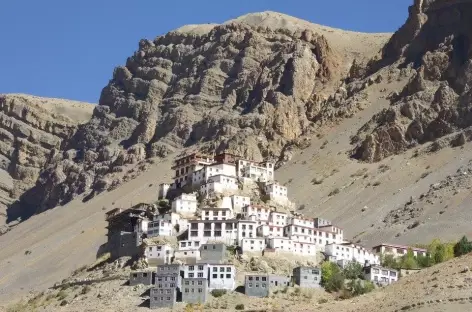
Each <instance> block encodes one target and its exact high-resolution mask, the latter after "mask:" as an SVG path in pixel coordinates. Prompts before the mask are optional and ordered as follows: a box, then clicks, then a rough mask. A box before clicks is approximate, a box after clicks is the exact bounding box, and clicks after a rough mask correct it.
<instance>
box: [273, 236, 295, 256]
mask: <svg viewBox="0 0 472 312" xmlns="http://www.w3.org/2000/svg"><path fill="white" fill-rule="evenodd" d="M267 248H269V249H273V250H274V251H275V252H290V253H291V252H293V242H292V240H291V239H290V238H288V237H269V238H267Z"/></svg>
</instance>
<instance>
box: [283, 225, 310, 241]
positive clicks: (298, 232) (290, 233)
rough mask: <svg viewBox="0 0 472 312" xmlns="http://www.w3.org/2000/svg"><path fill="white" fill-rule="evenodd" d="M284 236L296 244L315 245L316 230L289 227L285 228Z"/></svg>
mask: <svg viewBox="0 0 472 312" xmlns="http://www.w3.org/2000/svg"><path fill="white" fill-rule="evenodd" d="M284 236H285V237H289V238H290V239H291V240H292V241H294V242H299V243H313V244H315V243H316V242H315V238H314V229H313V228H309V227H304V226H297V225H287V226H285V227H284Z"/></svg>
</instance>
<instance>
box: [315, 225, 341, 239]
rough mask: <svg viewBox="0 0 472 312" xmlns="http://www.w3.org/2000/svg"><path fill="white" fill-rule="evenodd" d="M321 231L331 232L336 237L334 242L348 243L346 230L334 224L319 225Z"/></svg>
mask: <svg viewBox="0 0 472 312" xmlns="http://www.w3.org/2000/svg"><path fill="white" fill-rule="evenodd" d="M318 230H319V231H324V232H325V233H330V234H331V235H330V237H333V238H334V241H333V242H334V243H336V244H342V243H346V242H345V241H344V231H343V230H342V229H341V228H338V227H337V226H334V225H327V226H320V227H318Z"/></svg>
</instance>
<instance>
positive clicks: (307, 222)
mask: <svg viewBox="0 0 472 312" xmlns="http://www.w3.org/2000/svg"><path fill="white" fill-rule="evenodd" d="M288 224H293V225H297V226H304V227H308V228H314V227H315V221H314V220H313V219H306V218H301V217H292V218H289V219H288Z"/></svg>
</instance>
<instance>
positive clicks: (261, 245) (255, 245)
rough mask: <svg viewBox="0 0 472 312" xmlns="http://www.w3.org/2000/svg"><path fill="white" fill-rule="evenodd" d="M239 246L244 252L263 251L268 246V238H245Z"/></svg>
mask: <svg viewBox="0 0 472 312" xmlns="http://www.w3.org/2000/svg"><path fill="white" fill-rule="evenodd" d="M239 247H240V248H241V252H242V253H246V252H262V251H263V250H264V249H265V248H266V239H265V238H263V237H256V238H243V239H242V240H241V243H240V245H239Z"/></svg>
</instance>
